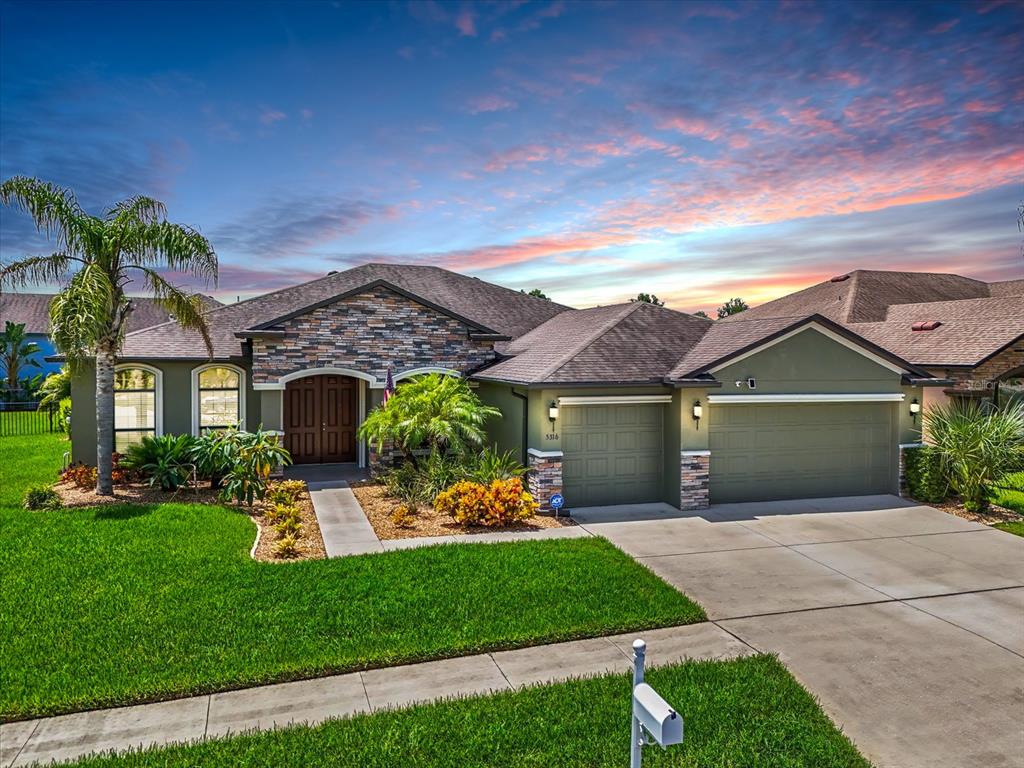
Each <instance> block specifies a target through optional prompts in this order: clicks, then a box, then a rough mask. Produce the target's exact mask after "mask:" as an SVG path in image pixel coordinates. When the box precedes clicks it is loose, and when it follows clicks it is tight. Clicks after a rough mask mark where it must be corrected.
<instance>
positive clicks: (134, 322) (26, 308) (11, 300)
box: [0, 293, 220, 376]
mask: <svg viewBox="0 0 1024 768" xmlns="http://www.w3.org/2000/svg"><path fill="white" fill-rule="evenodd" d="M53 296H54V295H53V294H52V293H0V327H3V324H4V322H5V321H7V320H10V321H11V322H13V323H17V324H19V325H20V324H24V326H25V333H26V334H27V335H28V341H32V342H35V343H36V344H38V345H39V350H40V352H39V354H37V355H33V356H32V359H34V360H35V361H36V362H37V363H38V364H39V367H35V366H32V367H27V368H23V369H22V375H30V376H34V375H35V374H37V373H46V374H50V373H56V372H57V371H59V370H60V366H61V364H60V363H59V362H53V361H48V360H46V358H47V357H50V356H52V355H54V354H55V352H56V350H55V349H54V346H53V342H52V341H51V340H50V301H51V300H52V299H53ZM203 299H204V300H205V301H206V302H207V304H208V306H209V307H210V308H213V307H218V306H220V302H218V301H217V300H216V299H214V298H212V297H209V296H204V297H203ZM169 319H170V315H169V314H168V313H167V311H166V310H165V309H164V308H163V307H161V306H160V305H159V304H157V303H156V302H155V301H154V300H153V299H145V298H133V299H132V313H131V315H129V318H128V330H129V331H133V330H138V329H140V328H146V327H147V326H150V325H156V324H158V323H165V322H167V321H168V320H169Z"/></svg>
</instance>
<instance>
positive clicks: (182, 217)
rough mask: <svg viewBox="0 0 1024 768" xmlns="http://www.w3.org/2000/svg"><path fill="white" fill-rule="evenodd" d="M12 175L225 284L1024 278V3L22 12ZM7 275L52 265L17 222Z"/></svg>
mask: <svg viewBox="0 0 1024 768" xmlns="http://www.w3.org/2000/svg"><path fill="white" fill-rule="evenodd" d="M0 22H2V26H0V175H2V176H3V177H4V178H7V177H9V176H11V175H14V174H27V175H32V176H37V177H40V178H43V179H47V180H50V181H54V182H57V183H59V184H62V185H66V186H69V187H71V188H72V189H74V190H75V191H76V193H77V194H78V196H79V199H80V200H81V201H82V203H83V204H84V205H85V206H86V207H87V208H90V209H92V210H95V211H96V212H100V211H102V210H103V209H104V208H105V207H106V206H108V205H110V204H111V203H112V202H114V201H116V200H118V199H121V198H124V197H127V196H130V195H133V194H138V193H144V194H149V195H152V196H154V197H157V198H159V199H161V200H163V201H165V202H166V203H167V205H168V208H169V212H170V215H171V218H172V219H174V220H177V221H181V222H184V223H188V224H190V225H193V226H196V227H198V228H199V229H201V230H202V231H203V232H204V233H205V234H206V235H207V236H208V237H209V238H210V239H211V241H212V242H213V244H214V247H215V249H216V250H217V252H218V254H219V256H220V259H221V280H220V284H219V286H218V289H217V290H216V293H217V294H218V295H219V296H221V297H225V298H234V297H235V296H236V295H242V296H249V295H253V294H254V293H260V292H263V291H266V290H270V289H273V288H277V287H280V286H282V285H286V284H289V283H294V282H297V281H299V280H302V279H308V278H311V277H316V276H319V275H322V274H324V273H325V272H326V271H328V270H330V269H343V268H345V267H346V266H350V265H355V264H358V263H363V262H365V261H400V262H410V263H422V264H437V265H440V266H445V267H449V268H452V269H457V270H459V271H462V272H467V273H471V274H475V275H478V276H480V277H482V278H484V279H488V280H493V281H495V282H499V283H502V284H506V285H510V286H512V287H515V288H526V289H529V288H533V287H540V288H542V289H544V290H545V291H547V292H548V293H549V294H550V295H551V296H552V297H553V298H555V299H557V300H559V301H563V302H565V303H568V304H573V305H576V306H588V305H593V304H598V303H610V302H613V301H622V300H625V299H627V298H629V297H630V296H633V295H636V293H637V292H639V291H647V292H653V293H657V294H658V295H660V296H661V297H662V298H665V299H667V300H668V301H669V304H670V306H674V307H676V308H679V309H685V310H694V309H699V308H705V309H707V308H709V307H712V306H714V305H716V304H718V303H721V301H723V300H724V299H726V298H728V297H730V296H737V295H738V296H743V297H745V298H747V300H748V301H750V302H751V303H756V302H760V301H763V300H766V299H768V298H772V297H774V296H777V295H780V294H782V293H786V292H788V291H791V290H793V289H795V288H799V287H803V286H805V285H808V284H810V283H813V282H816V281H817V280H820V279H823V278H826V277H829V276H831V275H833V274H836V273H840V272H844V271H847V270H850V269H854V268H857V267H864V268H892V269H932V270H937V271H955V272H959V273H962V274H967V275H971V276H976V277H979V278H983V279H1000V278H1002V279H1006V278H1011V277H1019V276H1021V274H1022V273H1024V261H1022V259H1021V236H1020V234H1019V232H1018V230H1017V227H1016V225H1015V209H1016V206H1017V204H1018V203H1019V202H1020V200H1021V198H1022V197H1024V191H1022V187H1021V184H1022V169H1024V148H1022V143H1021V125H1022V121H1024V68H1022V67H1021V66H1020V51H1021V50H1024V39H1022V30H1024V6H1022V5H1021V4H1019V3H999V2H980V3H971V4H960V3H935V4H927V3H901V4H896V3H886V4H870V3H856V4H829V5H816V4H807V3H780V4H770V3H707V4H704V3H687V4H683V3H678V4H669V3H659V4H644V3H639V2H627V3H614V2H609V3H590V4H580V3H572V2H558V1H556V2H540V3H524V2H494V3H484V4H474V3H461V2H460V3H440V2H426V3H401V2H393V3H372V4H370V3H366V4H348V3H340V2H339V3H287V4H276V3H255V4H251V3H222V4H211V3H173V4H162V3H154V2H146V3H87V2H75V3H68V4H62V3H18V2H3V3H2V4H0ZM0 216H2V219H0V259H3V260H10V259H14V258H18V257H20V256H22V255H24V254H26V253H34V252H41V251H45V249H46V245H45V243H44V242H42V241H41V240H40V239H39V238H38V236H36V235H35V234H34V232H33V230H32V227H31V225H30V223H29V222H28V221H27V218H26V217H25V216H24V215H22V214H20V213H15V212H13V211H11V210H9V209H5V210H2V211H0Z"/></svg>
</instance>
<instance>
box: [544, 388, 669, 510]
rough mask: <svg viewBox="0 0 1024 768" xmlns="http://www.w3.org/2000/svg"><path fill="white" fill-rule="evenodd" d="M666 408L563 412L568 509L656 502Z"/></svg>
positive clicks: (647, 405)
mask: <svg viewBox="0 0 1024 768" xmlns="http://www.w3.org/2000/svg"><path fill="white" fill-rule="evenodd" d="M664 416H665V406H664V405H663V404H657V403H641V404H636V403H629V404H621V403H620V404H608V405H572V406H568V407H563V408H562V450H563V456H562V484H563V494H564V495H565V502H566V506H568V507H574V508H578V507H589V506H600V505H606V504H632V503H642V502H649V501H661V500H662V498H663V496H664V488H663V482H662V478H663V471H664V461H663V436H662V430H663V426H664Z"/></svg>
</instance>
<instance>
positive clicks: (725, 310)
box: [718, 299, 750, 320]
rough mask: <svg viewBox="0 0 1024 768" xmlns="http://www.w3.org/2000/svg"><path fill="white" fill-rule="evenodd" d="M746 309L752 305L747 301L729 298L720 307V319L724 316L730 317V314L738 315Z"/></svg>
mask: <svg viewBox="0 0 1024 768" xmlns="http://www.w3.org/2000/svg"><path fill="white" fill-rule="evenodd" d="M745 309H750V307H748V306H747V302H745V301H744V300H743V299H729V300H728V301H727V302H725V304H723V305H722V306H720V307H719V308H718V319H719V320H721V319H722V318H723V317H729V315H738V314H739V313H740V312H742V311H744V310H745Z"/></svg>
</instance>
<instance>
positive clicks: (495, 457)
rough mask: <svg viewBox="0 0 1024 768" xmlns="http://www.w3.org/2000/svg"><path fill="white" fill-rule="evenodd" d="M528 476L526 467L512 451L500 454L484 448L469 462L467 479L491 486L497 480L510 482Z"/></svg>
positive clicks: (492, 449)
mask: <svg viewBox="0 0 1024 768" xmlns="http://www.w3.org/2000/svg"><path fill="white" fill-rule="evenodd" d="M525 474H526V467H524V466H523V465H522V464H520V463H519V460H518V459H517V458H515V456H514V455H513V452H512V451H507V452H505V453H498V451H497V450H495V449H494V448H484V449H483V450H482V451H480V453H479V454H477V455H476V457H475V458H474V459H473V460H472V461H471V462H469V466H468V468H467V470H466V479H467V480H472V481H473V482H475V483H483V484H484V485H489V484H490V483H492V482H494V481H495V480H510V479H511V478H514V477H522V476H523V475H525Z"/></svg>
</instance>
